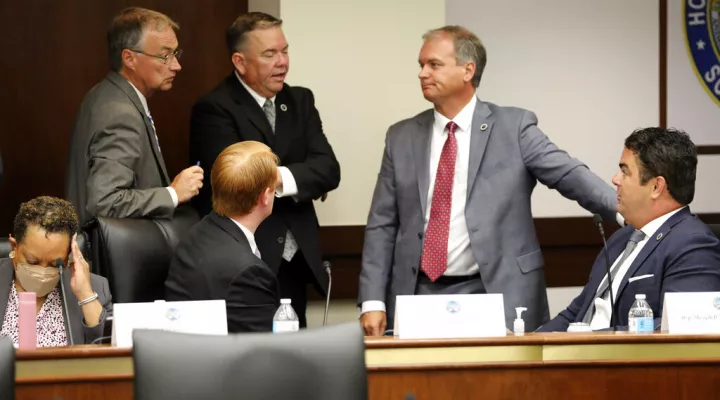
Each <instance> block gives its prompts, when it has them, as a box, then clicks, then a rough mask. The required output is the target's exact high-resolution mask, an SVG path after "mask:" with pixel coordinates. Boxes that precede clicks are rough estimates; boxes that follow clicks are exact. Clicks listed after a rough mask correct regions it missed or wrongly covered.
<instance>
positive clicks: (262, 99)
mask: <svg viewBox="0 0 720 400" xmlns="http://www.w3.org/2000/svg"><path fill="white" fill-rule="evenodd" d="M235 76H236V77H237V78H238V80H239V81H240V83H242V85H243V86H244V87H245V90H247V91H248V92H250V96H252V97H253V99H255V101H257V103H258V105H259V106H260V108H263V106H264V105H265V100H267V98H265V97H262V96H260V95H259V94H258V93H257V92H256V91H254V90H252V88H251V87H250V86H248V84H247V83H245V82H244V81H243V80H242V78H241V77H240V74H238V72H237V70H235ZM275 97H276V96H273V97H271V98H270V101H271V102H272V103H273V105H274V104H275Z"/></svg>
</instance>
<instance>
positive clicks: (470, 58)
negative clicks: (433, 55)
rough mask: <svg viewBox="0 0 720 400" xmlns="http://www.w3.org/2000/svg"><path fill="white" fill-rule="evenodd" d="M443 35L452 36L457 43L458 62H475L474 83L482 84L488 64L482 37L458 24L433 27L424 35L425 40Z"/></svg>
mask: <svg viewBox="0 0 720 400" xmlns="http://www.w3.org/2000/svg"><path fill="white" fill-rule="evenodd" d="M442 35H448V36H450V37H451V38H452V40H453V44H454V45H455V60H456V61H457V63H458V64H466V63H475V75H474V76H473V79H472V85H473V87H474V88H477V87H478V86H479V85H480V78H482V74H483V71H484V70H485V64H487V51H485V46H483V44H482V42H481V41H480V39H479V38H478V37H477V35H475V34H474V33H472V32H470V31H469V30H467V29H466V28H463V27H462V26H458V25H447V26H443V27H442V28H437V29H433V30H431V31H428V32H427V33H425V34H424V35H423V39H424V40H431V39H437V38H439V37H440V36H442Z"/></svg>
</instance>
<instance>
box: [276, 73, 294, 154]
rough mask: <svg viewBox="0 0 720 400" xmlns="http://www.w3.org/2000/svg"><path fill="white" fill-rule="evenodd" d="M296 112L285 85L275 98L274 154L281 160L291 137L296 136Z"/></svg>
mask: <svg viewBox="0 0 720 400" xmlns="http://www.w3.org/2000/svg"><path fill="white" fill-rule="evenodd" d="M296 112H298V110H297V109H296V105H295V104H294V103H293V102H292V98H291V96H290V89H289V88H288V86H287V85H285V86H283V90H281V91H280V93H278V94H277V96H276V97H275V149H274V152H275V154H277V156H278V157H279V158H280V159H281V160H282V159H283V157H284V156H285V155H286V154H287V152H288V150H290V144H291V143H292V137H293V136H294V135H296V134H297V132H294V131H293V127H294V126H296V125H294V124H293V116H294V115H296V114H295V113H296Z"/></svg>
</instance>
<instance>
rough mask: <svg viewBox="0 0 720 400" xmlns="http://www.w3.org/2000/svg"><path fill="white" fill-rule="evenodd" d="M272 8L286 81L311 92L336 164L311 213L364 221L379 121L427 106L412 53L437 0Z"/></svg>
mask: <svg viewBox="0 0 720 400" xmlns="http://www.w3.org/2000/svg"><path fill="white" fill-rule="evenodd" d="M262 3H265V2H262ZM251 7H252V4H251ZM251 10H252V8H251ZM279 10H280V18H282V20H283V29H284V31H285V36H286V38H287V40H288V43H289V45H290V73H289V75H288V79H287V82H288V83H289V84H290V85H298V86H306V87H308V88H310V89H312V90H313V92H314V93H315V101H316V106H317V108H318V110H319V111H320V116H321V118H322V120H323V127H324V130H325V133H326V135H327V137H328V139H329V141H330V144H331V145H332V146H333V149H334V150H335V153H336V155H337V157H338V160H339V161H340V167H341V170H342V181H341V183H340V188H339V189H338V190H336V191H334V192H332V193H330V196H329V198H328V200H327V201H326V202H325V203H319V202H318V203H317V204H316V207H317V212H318V218H319V219H320V223H321V224H322V225H364V224H365V222H366V221H367V213H368V209H369V208H370V200H371V198H372V191H373V189H374V187H375V180H376V178H377V172H378V171H379V169H380V160H381V157H382V151H383V148H384V140H385V133H386V132H387V128H388V127H389V126H390V125H391V124H392V123H394V122H396V121H398V120H400V119H402V118H407V117H410V116H412V115H415V114H417V113H418V112H420V111H422V110H424V109H427V108H429V107H430V106H429V103H427V102H426V101H425V100H424V99H423V97H422V94H421V92H420V88H419V84H418V79H417V73H418V63H417V56H418V51H419V49H420V46H421V45H422V38H421V37H422V34H423V33H425V31H427V30H428V29H430V28H433V27H438V26H442V25H443V24H444V23H445V2H444V1H443V0H422V1H413V0H363V1H357V0H352V1H350V0H302V1H299V0H285V1H280V7H279Z"/></svg>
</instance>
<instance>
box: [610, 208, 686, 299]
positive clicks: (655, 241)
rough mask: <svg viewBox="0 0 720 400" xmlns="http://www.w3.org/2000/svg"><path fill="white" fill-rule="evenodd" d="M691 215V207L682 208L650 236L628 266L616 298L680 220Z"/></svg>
mask: <svg viewBox="0 0 720 400" xmlns="http://www.w3.org/2000/svg"><path fill="white" fill-rule="evenodd" d="M691 216H692V214H691V213H690V208H689V207H685V208H683V209H682V210H680V211H678V212H677V213H675V215H673V216H672V217H670V219H668V220H667V221H665V223H664V224H662V226H661V227H660V228H659V229H658V230H657V231H656V232H655V233H654V234H653V237H650V238H648V241H647V243H645V246H643V248H642V250H641V251H640V253H639V254H638V255H637V257H636V258H635V260H633V263H632V264H631V265H630V268H628V270H627V272H626V273H625V275H624V276H623V278H622V281H621V282H620V286H619V288H618V293H617V296H616V298H620V295H621V294H622V292H623V290H625V287H626V286H627V284H628V279H630V277H631V276H634V275H635V272H636V271H637V270H638V268H640V266H641V265H642V264H643V263H644V262H645V260H646V259H647V258H648V256H649V255H650V254H652V252H653V251H655V248H657V246H658V245H659V244H660V242H662V241H663V240H665V238H666V237H667V235H668V234H669V233H670V231H671V230H672V228H673V227H674V226H675V225H677V224H678V223H679V222H681V221H683V220H685V219H686V218H689V217H691Z"/></svg>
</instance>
